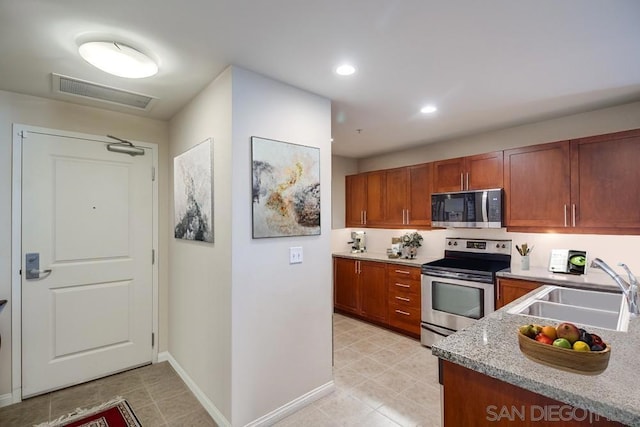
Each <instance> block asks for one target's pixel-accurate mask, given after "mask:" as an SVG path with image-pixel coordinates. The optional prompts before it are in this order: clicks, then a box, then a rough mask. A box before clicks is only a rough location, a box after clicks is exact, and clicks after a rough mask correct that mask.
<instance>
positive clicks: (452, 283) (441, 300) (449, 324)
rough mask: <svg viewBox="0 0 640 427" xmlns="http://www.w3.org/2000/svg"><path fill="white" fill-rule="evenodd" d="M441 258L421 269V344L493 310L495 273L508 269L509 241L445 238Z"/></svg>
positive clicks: (424, 265)
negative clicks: (444, 248) (442, 256)
mask: <svg viewBox="0 0 640 427" xmlns="http://www.w3.org/2000/svg"><path fill="white" fill-rule="evenodd" d="M445 244H446V246H445V247H446V250H445V251H444V258H442V259H439V260H437V261H433V262H429V263H426V264H423V265H422V322H421V332H420V337H421V342H422V345H425V346H428V347H430V346H431V345H432V344H433V343H435V342H436V341H438V340H439V339H441V338H442V337H446V336H448V335H451V334H452V333H454V332H456V331H457V330H459V329H462V328H464V327H465V326H469V325H471V324H472V323H473V322H474V321H476V320H478V319H480V318H482V317H484V316H485V315H487V314H489V313H491V312H493V311H494V310H495V303H494V298H495V296H494V295H495V293H494V286H495V277H496V272H498V271H500V270H504V269H505V268H509V267H510V265H511V240H489V239H458V238H447V239H446V242H445Z"/></svg>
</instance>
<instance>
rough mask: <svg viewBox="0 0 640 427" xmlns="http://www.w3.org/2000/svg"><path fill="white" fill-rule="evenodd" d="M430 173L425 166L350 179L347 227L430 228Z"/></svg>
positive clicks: (346, 183) (352, 176) (359, 175)
mask: <svg viewBox="0 0 640 427" xmlns="http://www.w3.org/2000/svg"><path fill="white" fill-rule="evenodd" d="M431 173H432V169H431V164H430V163H425V164H420V165H415V166H409V167H403V168H397V169H389V170H380V171H375V172H367V173H362V174H358V175H349V176H347V177H346V179H345V190H346V191H345V193H346V200H345V210H346V221H345V223H346V226H347V227H385V228H407V227H420V228H428V227H430V226H431V185H432V175H431Z"/></svg>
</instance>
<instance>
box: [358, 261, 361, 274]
mask: <svg viewBox="0 0 640 427" xmlns="http://www.w3.org/2000/svg"><path fill="white" fill-rule="evenodd" d="M361 273H362V261H358V274H361Z"/></svg>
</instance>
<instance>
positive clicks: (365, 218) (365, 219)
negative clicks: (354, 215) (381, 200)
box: [364, 211, 367, 225]
mask: <svg viewBox="0 0 640 427" xmlns="http://www.w3.org/2000/svg"><path fill="white" fill-rule="evenodd" d="M364 225H367V211H364Z"/></svg>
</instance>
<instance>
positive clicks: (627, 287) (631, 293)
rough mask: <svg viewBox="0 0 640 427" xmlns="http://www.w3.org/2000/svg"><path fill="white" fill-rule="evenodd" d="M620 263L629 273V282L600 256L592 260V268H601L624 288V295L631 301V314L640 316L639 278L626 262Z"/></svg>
mask: <svg viewBox="0 0 640 427" xmlns="http://www.w3.org/2000/svg"><path fill="white" fill-rule="evenodd" d="M618 265H619V266H620V267H622V268H624V271H626V272H627V274H628V275H629V283H627V282H626V281H625V280H624V279H623V278H622V277H620V275H619V274H618V273H616V272H615V271H614V270H613V269H612V268H611V267H609V266H608V265H607V263H606V262H604V261H602V260H601V259H600V258H595V259H594V260H593V261H591V267H592V268H600V269H602V270H603V271H604V272H605V273H607V274H608V275H609V276H610V277H611V278H612V279H613V280H614V281H615V282H616V283H617V284H618V286H619V287H620V289H622V292H623V293H624V296H625V297H626V298H627V302H628V303H629V313H630V314H631V316H634V317H638V316H640V293H639V292H638V279H637V278H636V276H634V275H633V273H632V272H631V270H629V267H627V265H626V264H624V263H618Z"/></svg>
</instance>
